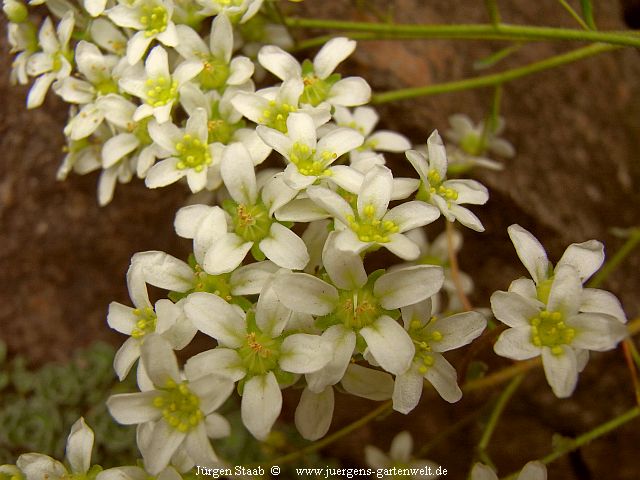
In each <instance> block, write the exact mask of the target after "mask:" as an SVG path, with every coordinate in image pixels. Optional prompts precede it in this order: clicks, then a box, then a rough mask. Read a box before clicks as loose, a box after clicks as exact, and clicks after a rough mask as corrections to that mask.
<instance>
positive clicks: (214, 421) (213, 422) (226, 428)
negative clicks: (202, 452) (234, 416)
mask: <svg viewBox="0 0 640 480" xmlns="http://www.w3.org/2000/svg"><path fill="white" fill-rule="evenodd" d="M205 428H206V429H207V436H208V437H209V438H213V439H218V438H225V437H228V436H229V435H231V425H230V424H229V421H228V420H227V419H226V418H224V417H223V416H222V415H220V414H218V413H210V414H209V415H207V418H205ZM178 480H179V479H178Z"/></svg>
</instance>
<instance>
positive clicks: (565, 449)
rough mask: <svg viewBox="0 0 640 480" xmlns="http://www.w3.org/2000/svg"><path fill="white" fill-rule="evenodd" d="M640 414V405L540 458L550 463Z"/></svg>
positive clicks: (512, 475) (563, 443) (512, 476)
mask: <svg viewBox="0 0 640 480" xmlns="http://www.w3.org/2000/svg"><path fill="white" fill-rule="evenodd" d="M638 416H640V407H637V406H636V407H633V408H632V409H631V410H628V411H626V412H625V413H623V414H622V415H618V416H617V417H615V418H612V419H611V420H609V421H608V422H605V423H603V424H602V425H598V426H597V427H596V428H594V429H593V430H590V431H588V432H586V433H583V434H582V435H580V436H579V437H576V438H574V439H573V440H570V441H567V442H562V444H561V445H560V446H559V447H558V448H557V449H556V450H554V451H553V452H551V453H550V454H549V455H547V456H546V457H543V458H541V459H540V461H541V462H542V463H544V464H549V463H551V462H553V461H554V460H557V459H558V458H560V457H562V456H563V455H565V454H567V453H569V452H572V451H574V450H577V449H578V448H580V447H582V446H583V445H586V444H587V443H589V442H591V441H592V440H595V439H596V438H598V437H602V436H603V435H606V434H608V433H609V432H611V431H613V430H615V429H616V428H618V427H621V426H622V425H624V424H625V423H627V422H630V421H631V420H633V419H635V418H636V417H638ZM518 474H519V472H515V473H512V474H510V475H508V476H506V477H504V478H503V479H502V480H512V479H515V478H516V477H517V476H518Z"/></svg>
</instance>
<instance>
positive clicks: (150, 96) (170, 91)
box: [146, 77, 178, 107]
mask: <svg viewBox="0 0 640 480" xmlns="http://www.w3.org/2000/svg"><path fill="white" fill-rule="evenodd" d="M146 86H147V103H148V104H149V105H151V106H152V107H162V106H163V105H166V104H167V103H170V102H173V101H175V100H176V98H178V82H176V81H175V80H171V78H170V77H169V78H167V77H157V78H149V79H148V80H147V82H146Z"/></svg>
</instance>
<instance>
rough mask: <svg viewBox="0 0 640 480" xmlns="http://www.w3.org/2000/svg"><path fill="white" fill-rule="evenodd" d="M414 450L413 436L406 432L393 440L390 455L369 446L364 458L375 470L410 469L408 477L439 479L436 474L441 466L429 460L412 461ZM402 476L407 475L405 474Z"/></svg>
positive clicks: (365, 448)
mask: <svg viewBox="0 0 640 480" xmlns="http://www.w3.org/2000/svg"><path fill="white" fill-rule="evenodd" d="M412 450H413V439H412V438H411V434H410V433H409V432H407V431H404V432H400V433H398V434H397V435H396V436H395V437H394V438H393V440H392V441H391V447H390V448H389V454H388V455H387V454H385V453H384V452H383V451H382V450H380V449H379V448H378V447H374V446H373V445H367V446H365V447H364V458H365V461H366V462H367V465H369V466H370V467H373V468H375V469H391V468H393V467H395V468H396V469H398V470H401V469H408V470H407V474H406V476H409V477H410V478H414V479H416V480H419V479H435V478H439V477H440V475H437V474H436V470H437V469H438V467H439V465H438V464H437V463H434V462H431V461H429V460H421V459H415V460H414V459H412V458H411V451H412ZM413 471H415V473H414V472H413ZM402 476H405V474H404V473H403V474H402Z"/></svg>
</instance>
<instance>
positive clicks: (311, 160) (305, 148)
mask: <svg viewBox="0 0 640 480" xmlns="http://www.w3.org/2000/svg"><path fill="white" fill-rule="evenodd" d="M336 158H337V155H336V154H335V153H332V152H327V151H324V152H322V153H321V154H320V158H318V157H317V155H316V150H315V149H313V148H310V147H309V145H306V144H304V143H300V142H295V143H294V144H293V147H292V148H291V152H290V153H289V159H290V160H291V163H293V164H294V165H295V166H296V167H297V168H298V171H299V172H300V173H301V174H302V175H307V176H313V177H318V176H320V175H330V174H331V171H330V170H327V168H326V167H327V166H328V165H329V164H330V163H331V162H332V161H333V160H335V159H336Z"/></svg>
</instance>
